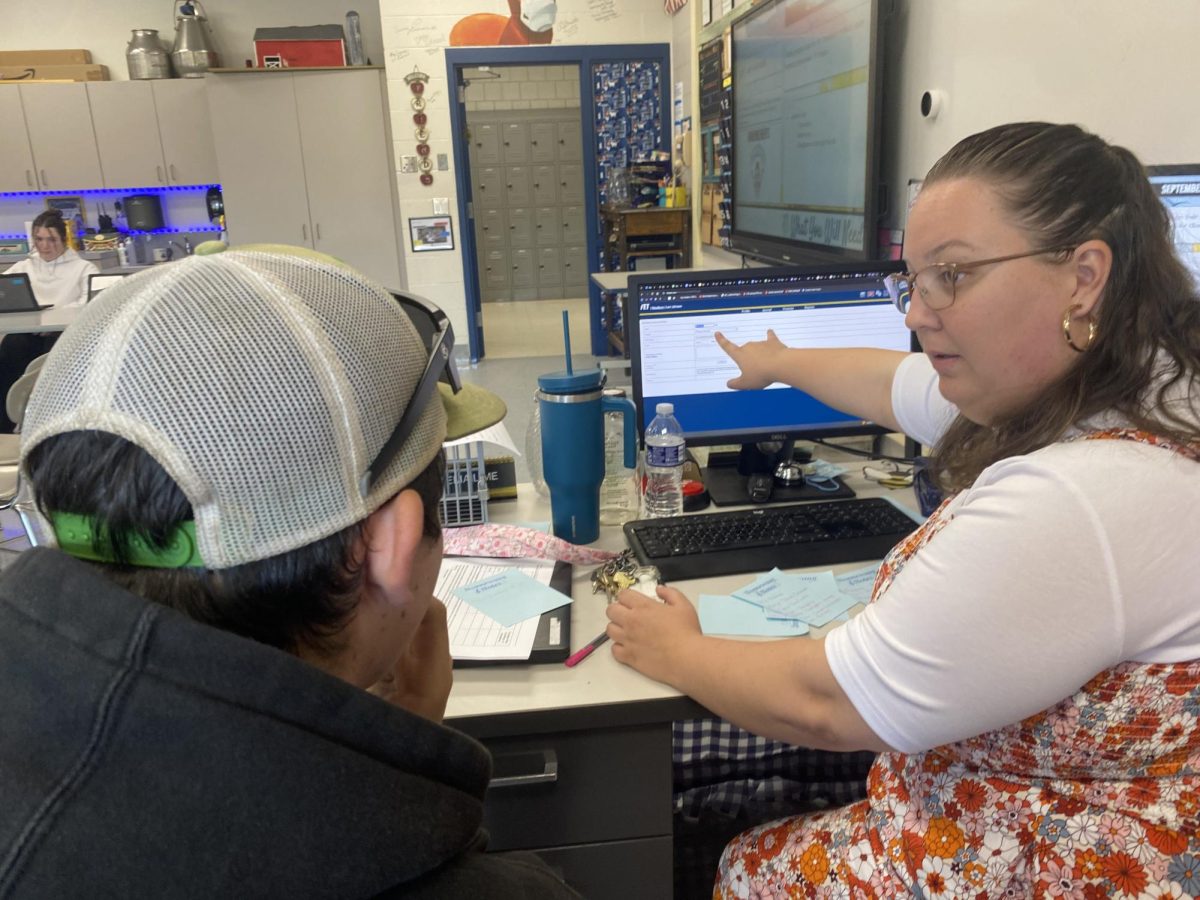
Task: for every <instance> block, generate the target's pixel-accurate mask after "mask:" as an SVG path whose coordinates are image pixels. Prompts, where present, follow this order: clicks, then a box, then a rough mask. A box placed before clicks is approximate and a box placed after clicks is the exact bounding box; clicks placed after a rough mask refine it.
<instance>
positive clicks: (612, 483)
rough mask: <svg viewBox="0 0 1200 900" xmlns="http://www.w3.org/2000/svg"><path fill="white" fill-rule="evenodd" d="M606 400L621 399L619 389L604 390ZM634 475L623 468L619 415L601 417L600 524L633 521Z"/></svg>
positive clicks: (623, 424) (622, 422) (623, 444)
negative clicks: (601, 474)
mask: <svg viewBox="0 0 1200 900" xmlns="http://www.w3.org/2000/svg"><path fill="white" fill-rule="evenodd" d="M604 395H605V396H606V397H624V396H625V391H624V389H623V388H605V389H604ZM635 475H636V473H635V472H634V470H633V469H627V468H625V422H624V417H623V416H622V415H621V413H619V412H606V413H605V414H604V481H602V482H601V483H600V524H601V525H624V524H625V523H626V522H628V521H629V520H630V519H633V518H636V517H637V494H636V493H635V489H634V488H635V484H634V479H635Z"/></svg>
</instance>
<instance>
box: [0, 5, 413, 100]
mask: <svg viewBox="0 0 1200 900" xmlns="http://www.w3.org/2000/svg"><path fill="white" fill-rule="evenodd" d="M414 3H415V0H414ZM200 6H201V7H202V8H203V11H204V13H205V14H206V15H207V17H208V21H209V25H210V26H211V34H212V37H213V40H214V44H215V47H216V50H217V52H218V53H219V54H220V62H221V65H222V66H225V67H229V68H236V67H240V66H243V65H245V61H246V60H247V59H252V58H253V57H254V46H253V38H254V29H256V28H264V27H277V26H285V25H343V24H344V23H345V20H346V12H347V10H350V9H357V10H358V15H359V19H360V23H361V28H362V36H363V51H364V52H365V53H366V55H367V56H368V57H369V58H370V59H371V62H373V63H374V64H375V65H381V64H382V63H383V41H382V39H381V36H380V32H379V2H378V0H354V2H339V0H252V2H245V0H200ZM0 17H2V21H3V24H2V25H0V50H54V49H76V48H80V47H82V48H84V49H86V50H90V51H91V53H92V62H95V63H99V64H101V65H105V66H108V77H109V78H110V79H111V80H112V81H127V80H128V79H129V69H128V67H127V66H126V64H125V45H126V44H128V43H129V38H130V32H131V31H132V30H133V29H134V28H157V29H158V34H159V37H160V38H162V40H163V43H164V44H165V46H166V49H167V50H168V51H169V50H170V49H171V42H172V41H173V40H174V39H175V16H174V14H173V7H172V5H171V4H170V3H167V2H165V0H119V2H115V3H103V2H97V0H8V2H5V3H3V4H0Z"/></svg>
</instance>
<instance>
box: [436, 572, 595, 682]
mask: <svg viewBox="0 0 1200 900" xmlns="http://www.w3.org/2000/svg"><path fill="white" fill-rule="evenodd" d="M571 573H572V569H571V564H570V563H567V562H556V563H555V564H554V571H553V572H551V573H550V587H552V588H554V590H556V591H558V592H559V593H560V594H564V595H565V596H566V597H568V598H569V597H570V596H571ZM570 655H571V604H570V603H569V602H568V603H564V604H563V605H562V606H558V607H555V608H554V609H550V610H547V611H546V612H544V613H542V616H541V619H539V621H538V629H537V636H536V637H535V638H534V639H533V650H531V651H530V653H529V658H528V659H456V660H454V668H456V669H477V668H480V667H481V666H512V665H517V666H524V665H531V664H539V663H560V662H563V661H564V660H565V659H566V658H567V657H568V656H570Z"/></svg>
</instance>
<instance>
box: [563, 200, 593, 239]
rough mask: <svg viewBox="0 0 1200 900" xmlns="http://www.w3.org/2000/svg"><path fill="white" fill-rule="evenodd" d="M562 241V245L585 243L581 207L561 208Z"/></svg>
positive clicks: (585, 236) (585, 237)
mask: <svg viewBox="0 0 1200 900" xmlns="http://www.w3.org/2000/svg"><path fill="white" fill-rule="evenodd" d="M562 241H563V243H564V244H583V243H586V242H587V235H586V234H585V233H584V229H583V207H582V206H564V207H563V208H562Z"/></svg>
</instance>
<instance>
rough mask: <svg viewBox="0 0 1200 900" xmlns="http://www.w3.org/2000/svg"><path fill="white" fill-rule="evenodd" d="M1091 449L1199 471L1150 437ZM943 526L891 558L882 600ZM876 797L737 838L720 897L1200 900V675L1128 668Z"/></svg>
mask: <svg viewBox="0 0 1200 900" xmlns="http://www.w3.org/2000/svg"><path fill="white" fill-rule="evenodd" d="M1085 437H1086V438H1087V439H1124V440H1137V441H1141V442H1144V443H1148V444H1155V445H1158V446H1163V447H1164V448H1166V449H1168V450H1171V451H1173V452H1177V453H1181V454H1183V455H1185V456H1188V457H1191V458H1193V459H1198V458H1200V454H1198V452H1197V448H1195V447H1180V446H1177V445H1173V444H1171V443H1170V442H1167V441H1164V440H1162V439H1161V438H1157V437H1154V436H1152V435H1147V434H1143V433H1139V432H1133V431H1127V430H1116V431H1109V432H1101V433H1094V434H1089V435H1086V436H1085ZM945 510H946V504H943V505H942V507H941V508H940V509H938V510H937V511H936V512H935V513H934V514H933V515H932V516H931V517H930V518H929V521H927V522H926V523H925V525H924V526H923V527H922V528H921V529H920V530H919V531H918V532H917V533H916V534H915V535H913V536H912V537H911V538H909V539H908V540H907V541H905V542H904V543H903V544H901V545H899V546H898V547H896V548H895V549H894V550H893V551H892V553H891V554H889V556H888V559H887V560H885V562H884V565H883V566H882V567H881V569H880V574H879V576H878V578H877V580H876V584H875V592H874V596H875V597H876V598H878V597H879V596H881V595H882V594H883V592H884V591H886V590H887V587H888V585H889V584H891V581H892V579H893V578H894V577H895V576H896V574H897V573H898V572H899V571H900V569H901V568H903V566H904V564H905V562H906V561H907V560H908V559H910V558H911V557H912V556H913V555H914V554H916V553H917V552H919V551H920V549H921V548H922V547H923V546H924V545H925V544H926V543H928V542H929V541H930V540H932V539H933V538H934V537H936V535H937V533H938V531H940V530H941V529H942V528H943V527H945V525H946V524H947V523H948V522H949V521H950V518H952V517H951V516H949V515H946V514H945ZM867 787H868V798H867V799H866V800H864V801H862V802H861V803H857V804H854V805H853V806H848V807H844V808H842V809H835V810H830V811H828V812H824V813H819V814H816V815H808V816H802V817H797V818H793V819H785V820H781V821H778V822H773V823H770V824H768V825H764V826H762V827H759V828H755V829H752V830H750V831H747V832H745V833H744V834H741V835H739V836H738V837H737V838H735V839H734V841H733V842H732V843H731V844H730V845H729V847H728V848H727V849H726V851H725V855H724V856H723V857H722V860H721V868H720V872H719V873H718V877H717V884H716V887H715V889H714V894H713V896H714V897H718V898H723V897H739V898H765V897H822V898H824V897H844V898H875V897H899V896H921V897H926V898H963V897H965V898H975V900H992V898H1001V897H1036V898H1042V897H1053V898H1067V900H1099V898H1110V897H1134V898H1139V900H1158V898H1183V897H1197V896H1200V661H1193V662H1189V663H1180V664H1175V665H1164V664H1142V663H1130V662H1127V663H1122V664H1120V665H1118V666H1115V667H1113V668H1111V669H1108V670H1106V671H1104V672H1101V673H1100V674H1099V675H1097V676H1096V677H1095V678H1093V679H1092V680H1091V681H1089V682H1088V683H1087V684H1085V685H1084V686H1083V687H1082V688H1080V689H1079V691H1078V692H1077V693H1075V694H1074V695H1073V696H1071V697H1068V698H1067V699H1065V700H1063V701H1062V702H1061V703H1059V704H1058V705H1057V706H1055V707H1053V708H1051V709H1047V710H1045V711H1043V712H1041V713H1038V714H1037V715H1034V716H1031V717H1030V718H1028V719H1026V720H1025V721H1023V722H1018V723H1016V724H1014V725H1010V726H1008V727H1006V728H1002V729H999V730H997V731H993V732H990V733H987V734H983V735H979V736H978V737H974V738H971V739H969V740H966V741H960V742H958V743H954V744H947V745H945V746H942V747H937V748H935V749H933V750H929V751H927V752H925V753H918V754H911V755H910V754H903V753H885V754H881V755H880V756H879V757H878V758H877V759H876V761H875V764H874V766H873V767H872V769H871V774H870V777H869V779H868V782H867Z"/></svg>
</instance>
